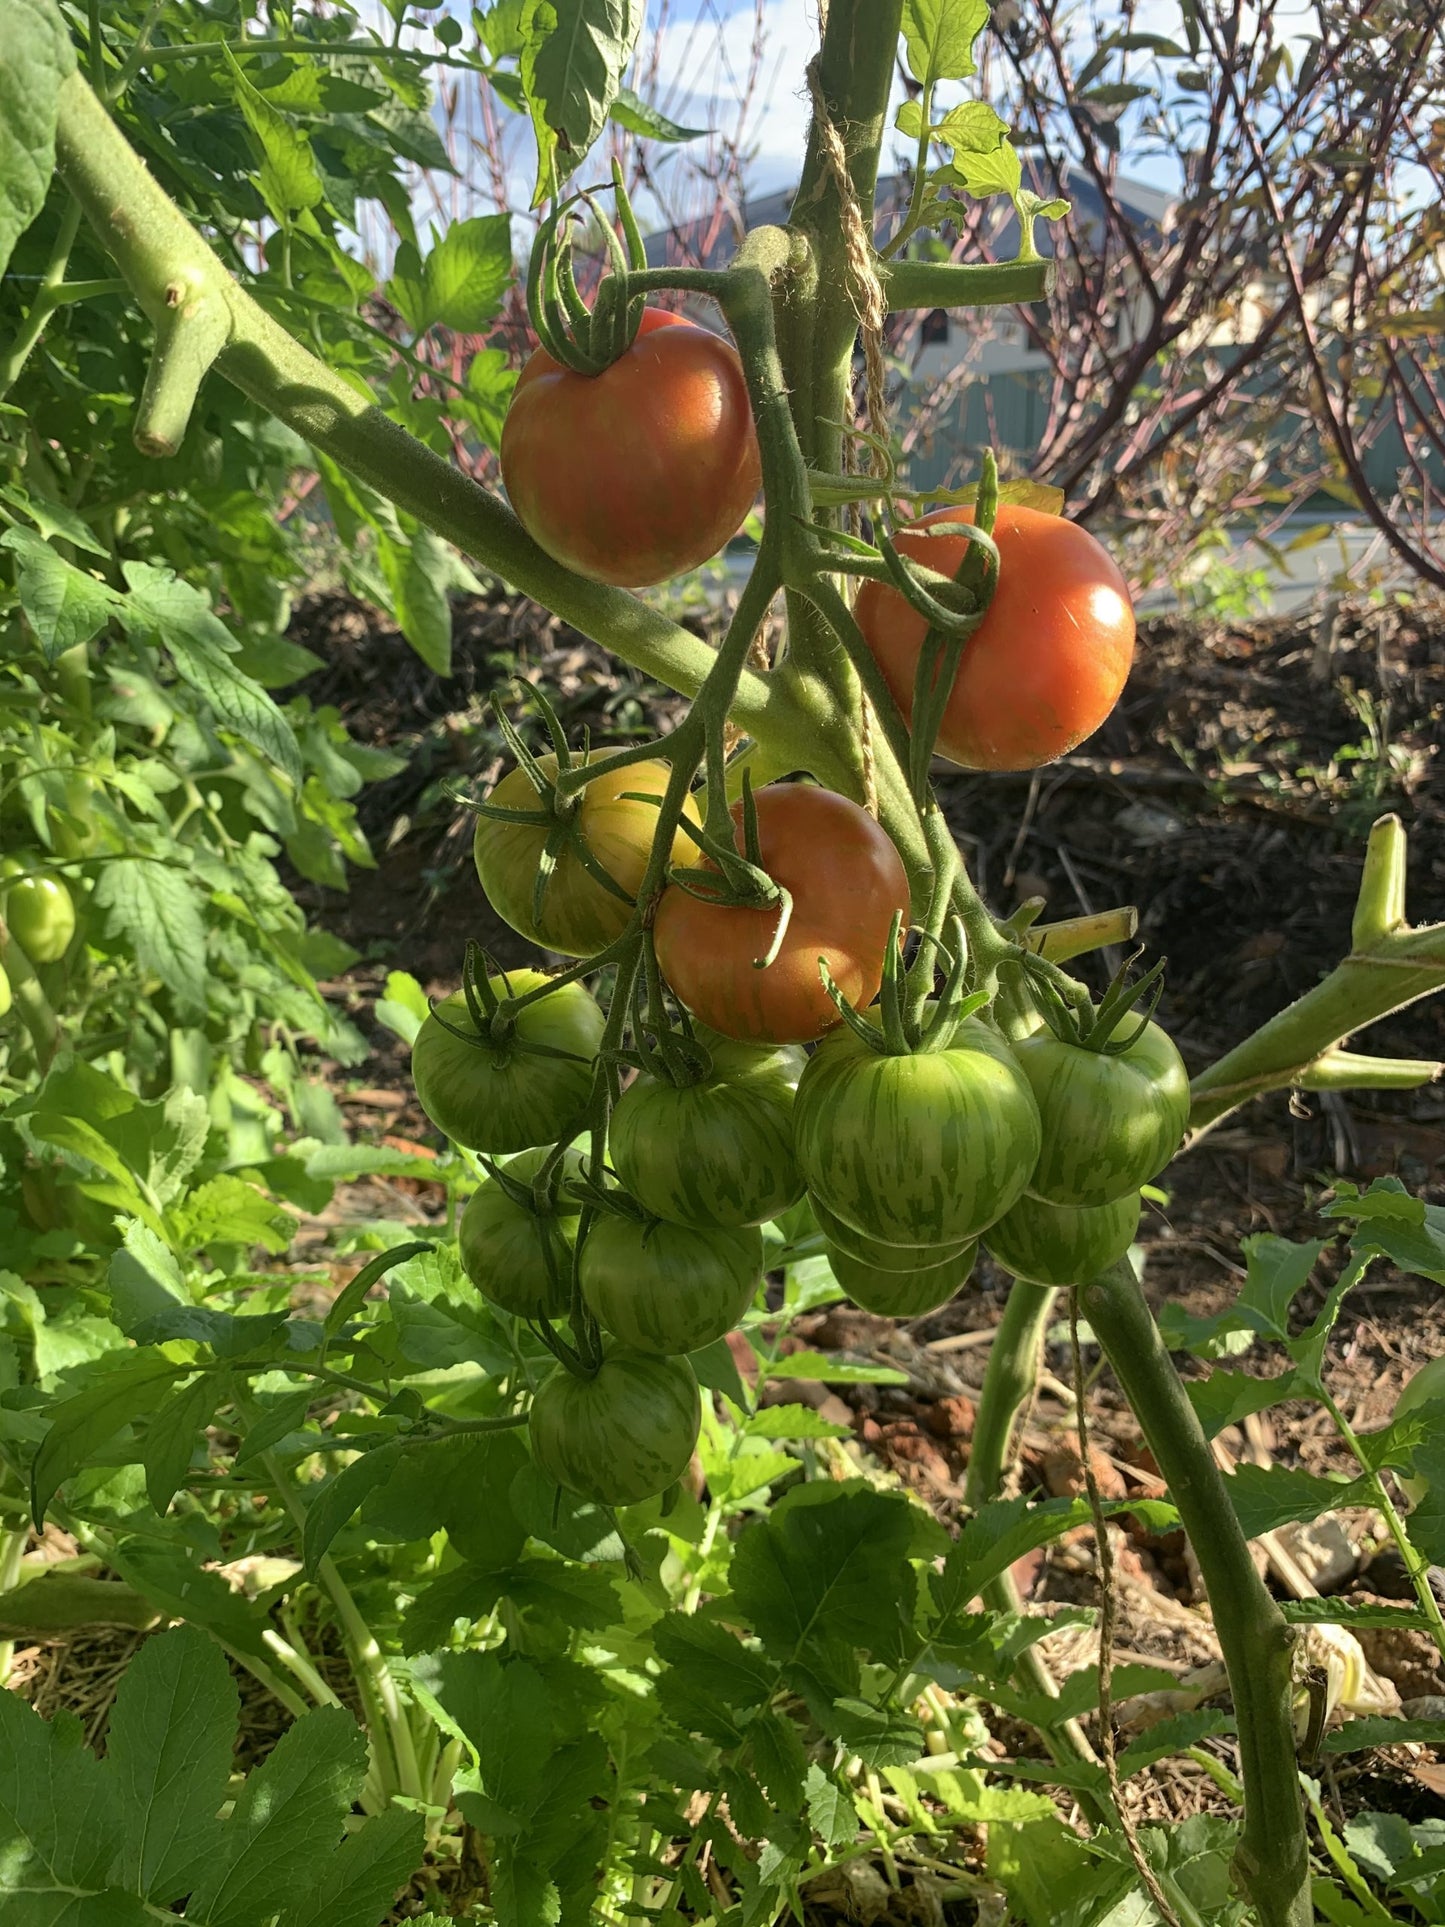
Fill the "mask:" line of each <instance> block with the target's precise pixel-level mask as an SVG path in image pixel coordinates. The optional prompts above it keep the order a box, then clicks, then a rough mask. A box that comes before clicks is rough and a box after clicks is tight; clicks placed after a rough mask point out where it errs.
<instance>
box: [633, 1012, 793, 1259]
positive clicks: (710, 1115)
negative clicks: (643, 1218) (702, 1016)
mask: <svg viewBox="0 0 1445 1927" xmlns="http://www.w3.org/2000/svg"><path fill="white" fill-rule="evenodd" d="M703 1041H704V1042H705V1043H706V1046H707V1049H708V1051H709V1052H710V1054H711V1056H712V1070H711V1072H710V1074H709V1075H708V1076H707V1077H704V1078H701V1079H700V1080H699V1081H698V1082H697V1083H695V1084H683V1085H676V1086H675V1085H672V1084H669V1083H668V1082H666V1080H665V1079H663V1078H661V1077H651V1076H648V1075H647V1074H645V1073H644V1074H643V1075H642V1076H640V1077H638V1078H636V1079H635V1080H634V1081H633V1082H632V1083H631V1084H629V1085H628V1087H627V1089H626V1090H625V1091H624V1092H623V1093H622V1096H621V1098H620V1099H619V1100H618V1102H617V1104H616V1105H615V1106H614V1107H613V1111H612V1122H611V1124H610V1125H609V1126H608V1134H607V1142H608V1148H609V1152H610V1155H611V1159H612V1168H613V1169H614V1170H615V1171H616V1173H617V1175H618V1177H619V1178H620V1179H621V1180H622V1182H623V1184H624V1185H625V1186H626V1187H627V1189H628V1190H629V1191H630V1192H631V1193H632V1195H633V1197H634V1198H636V1199H637V1201H638V1203H639V1204H641V1205H644V1206H645V1207H646V1208H647V1210H649V1211H651V1212H653V1213H655V1215H656V1216H657V1217H659V1218H670V1219H671V1220H672V1222H673V1223H674V1224H686V1225H694V1226H709V1225H726V1226H732V1227H737V1226H741V1225H753V1224H765V1223H767V1221H768V1220H769V1219H770V1218H776V1217H777V1216H778V1214H779V1212H781V1211H786V1210H787V1209H788V1207H789V1206H790V1205H794V1204H796V1203H797V1201H798V1199H799V1198H800V1197H801V1196H802V1192H803V1179H802V1174H801V1172H800V1171H799V1170H798V1160H797V1158H796V1156H795V1155H794V1152H793V1094H794V1091H795V1089H796V1086H797V1082H798V1079H799V1077H801V1075H802V1073H803V1067H804V1065H805V1064H806V1063H807V1061H808V1060H807V1058H806V1057H805V1056H804V1054H803V1052H802V1051H801V1050H799V1049H797V1048H795V1047H790V1046H773V1047H764V1048H759V1047H757V1046H755V1045H752V1044H738V1043H734V1042H733V1041H732V1039H731V1038H726V1037H718V1036H715V1035H713V1034H708V1035H707V1036H706V1037H705V1038H704V1040H703Z"/></svg>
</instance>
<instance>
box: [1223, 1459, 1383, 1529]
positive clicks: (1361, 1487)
mask: <svg viewBox="0 0 1445 1927" xmlns="http://www.w3.org/2000/svg"><path fill="white" fill-rule="evenodd" d="M1225 1484H1226V1485H1227V1486H1228V1488H1229V1496H1230V1500H1231V1502H1232V1503H1233V1506H1234V1510H1235V1512H1236V1513H1237V1514H1238V1516H1239V1523H1240V1525H1241V1526H1242V1527H1243V1528H1244V1536H1245V1538H1246V1539H1257V1538H1258V1537H1259V1535H1260V1533H1262V1532H1273V1531H1274V1530H1275V1528H1276V1527H1277V1526H1282V1525H1286V1524H1288V1523H1289V1521H1290V1520H1292V1519H1299V1520H1308V1519H1318V1518H1319V1516H1320V1514H1321V1513H1322V1512H1337V1511H1339V1510H1340V1509H1341V1508H1342V1507H1344V1506H1351V1505H1369V1504H1370V1503H1371V1501H1372V1496H1373V1495H1372V1491H1371V1487H1370V1482H1369V1480H1368V1479H1350V1480H1340V1479H1322V1478H1319V1477H1317V1476H1316V1474H1315V1473H1313V1472H1302V1471H1300V1470H1299V1469H1298V1468H1297V1467H1294V1466H1288V1465H1240V1466H1237V1467H1236V1468H1235V1470H1234V1471H1233V1472H1232V1473H1231V1474H1230V1475H1229V1476H1228V1478H1226V1480H1225Z"/></svg>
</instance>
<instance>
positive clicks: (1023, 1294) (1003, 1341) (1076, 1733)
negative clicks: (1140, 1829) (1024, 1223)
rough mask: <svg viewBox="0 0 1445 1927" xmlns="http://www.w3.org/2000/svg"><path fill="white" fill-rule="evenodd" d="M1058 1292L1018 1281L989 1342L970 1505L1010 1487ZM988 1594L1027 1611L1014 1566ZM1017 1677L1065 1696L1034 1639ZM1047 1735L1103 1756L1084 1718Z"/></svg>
mask: <svg viewBox="0 0 1445 1927" xmlns="http://www.w3.org/2000/svg"><path fill="white" fill-rule="evenodd" d="M1058 1295H1059V1294H1058V1293H1057V1292H1056V1291H1050V1290H1048V1289H1047V1288H1046V1287H1044V1286H1042V1285H1026V1284H1023V1283H1021V1282H1019V1281H1015V1283H1014V1285H1013V1287H1012V1289H1011V1290H1010V1292H1009V1295H1008V1298H1007V1300H1006V1301H1005V1303H1004V1308H1003V1318H1002V1319H1001V1321H1000V1323H999V1328H998V1330H997V1331H996V1332H995V1333H994V1336H993V1343H992V1344H991V1345H990V1346H989V1351H988V1366H987V1369H986V1370H985V1372H984V1375H983V1390H982V1392H980V1394H979V1399H978V1410H977V1412H976V1414H975V1416H974V1425H973V1438H972V1440H971V1442H970V1445H969V1452H968V1471H967V1473H966V1474H965V1476H964V1485H963V1499H964V1504H965V1505H966V1506H967V1507H968V1508H969V1510H970V1511H971V1512H977V1511H979V1510H981V1509H982V1507H984V1506H986V1505H987V1504H988V1503H989V1501H990V1500H991V1499H996V1498H997V1497H998V1496H999V1493H1000V1492H1001V1491H1002V1489H1003V1482H1004V1475H1005V1473H1006V1472H1007V1470H1008V1468H1009V1466H1010V1465H1011V1464H1012V1463H1013V1435H1014V1427H1015V1425H1016V1424H1017V1423H1018V1418H1019V1414H1020V1412H1021V1411H1022V1410H1023V1408H1024V1406H1025V1405H1026V1404H1027V1402H1028V1401H1029V1399H1031V1398H1032V1397H1033V1391H1034V1385H1035V1383H1036V1382H1037V1379H1038V1375H1039V1359H1040V1355H1041V1354H1042V1351H1043V1344H1044V1334H1045V1332H1047V1330H1048V1328H1049V1318H1050V1316H1051V1314H1052V1312H1053V1309H1054V1301H1055V1299H1056V1298H1057V1297H1058ZM983 1600H984V1604H985V1605H986V1606H987V1607H988V1608H989V1610H990V1611H991V1612H996V1613H1021V1612H1022V1611H1023V1609H1024V1606H1023V1599H1022V1598H1021V1596H1020V1594H1019V1589H1018V1587H1017V1586H1016V1585H1015V1584H1014V1578H1013V1574H1012V1573H1011V1572H1006V1573H1005V1574H1004V1575H1003V1577H1002V1578H1000V1579H996V1580H994V1581H993V1583H992V1584H991V1585H990V1586H988V1587H987V1588H986V1589H985V1591H984V1595H983ZM1016 1677H1017V1678H1018V1680H1019V1683H1020V1684H1021V1685H1022V1686H1023V1687H1025V1688H1026V1689H1027V1690H1028V1691H1030V1692H1032V1693H1042V1694H1046V1695H1047V1696H1048V1697H1049V1698H1050V1699H1057V1698H1058V1696H1059V1689H1058V1685H1057V1684H1056V1682H1055V1680H1054V1677H1053V1674H1052V1673H1050V1671H1049V1669H1048V1667H1047V1666H1046V1665H1045V1664H1044V1660H1043V1657H1042V1655H1041V1654H1040V1653H1039V1652H1038V1651H1036V1649H1035V1648H1034V1647H1032V1646H1030V1647H1029V1648H1028V1649H1027V1650H1026V1651H1025V1652H1023V1653H1022V1654H1021V1655H1020V1656H1019V1661H1018V1666H1017V1669H1016ZM1040 1737H1041V1738H1042V1739H1043V1742H1044V1744H1045V1746H1047V1748H1048V1749H1049V1752H1050V1753H1051V1754H1052V1755H1053V1758H1054V1759H1055V1760H1056V1761H1057V1762H1058V1763H1059V1765H1061V1766H1064V1765H1070V1764H1076V1763H1077V1762H1079V1761H1085V1762H1087V1763H1088V1764H1089V1765H1097V1763H1098V1756H1097V1755H1096V1753H1095V1752H1094V1749H1093V1747H1092V1746H1091V1745H1090V1743H1089V1738H1088V1735H1087V1734H1086V1733H1085V1732H1084V1729H1083V1727H1082V1726H1080V1724H1079V1722H1078V1721H1077V1720H1065V1721H1063V1722H1062V1723H1061V1724H1060V1725H1059V1726H1056V1727H1052V1728H1049V1729H1048V1730H1046V1731H1042V1732H1041V1735H1040ZM1081 1801H1082V1796H1081ZM1087 1804H1089V1805H1090V1806H1091V1807H1092V1808H1093V1810H1094V1813H1095V1817H1096V1818H1105V1817H1107V1816H1106V1815H1105V1814H1104V1813H1103V1812H1102V1810H1101V1809H1100V1808H1099V1805H1098V1803H1097V1802H1092V1801H1091V1802H1087Z"/></svg>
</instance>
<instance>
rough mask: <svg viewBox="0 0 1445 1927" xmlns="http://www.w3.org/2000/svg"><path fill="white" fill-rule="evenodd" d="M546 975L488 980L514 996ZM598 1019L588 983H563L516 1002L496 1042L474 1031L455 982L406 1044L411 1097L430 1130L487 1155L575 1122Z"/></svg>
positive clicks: (547, 1137)
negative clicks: (531, 1001)
mask: <svg viewBox="0 0 1445 1927" xmlns="http://www.w3.org/2000/svg"><path fill="white" fill-rule="evenodd" d="M546 981H547V979H546V977H545V976H544V975H543V974H542V972H541V971H537V970H511V971H508V972H507V974H506V976H505V978H503V977H493V978H492V979H491V985H492V988H493V990H494V991H495V992H496V994H497V996H498V997H509V996H513V997H521V996H525V994H526V993H527V992H528V991H529V990H536V989H538V988H539V987H540V986H541V985H543V984H545V983H546ZM443 1019H445V1022H443V1021H442V1020H443ZM605 1022H606V1019H605V1018H604V1017H603V1015H602V1012H601V1011H600V1010H599V1009H598V1007H597V1003H596V1000H595V999H594V998H593V996H592V994H591V992H590V991H588V990H587V989H586V988H585V987H584V986H583V985H582V984H578V983H571V984H562V985H560V986H559V987H558V988H557V989H556V990H553V991H549V992H548V994H547V995H546V996H545V997H539V998H538V999H537V1001H536V1003H534V1004H526V1005H524V1006H523V1008H522V1009H521V1010H520V1011H519V1012H518V1013H517V1017H516V1021H515V1025H514V1027H513V1029H512V1031H511V1034H510V1035H509V1036H508V1037H506V1038H504V1040H503V1041H502V1042H501V1043H500V1044H497V1043H494V1042H493V1041H492V1040H491V1038H490V1037H483V1036H481V1035H480V1034H479V1033H478V1032H477V1030H476V1027H475V1025H474V1024H473V1023H472V1019H471V1013H470V1012H469V1010H468V1008H467V1003H466V999H465V997H463V995H462V994H461V992H460V991H458V992H455V993H454V994H453V995H452V996H450V997H447V998H445V999H444V1000H443V1001H442V1002H441V1003H440V1004H438V1006H437V1008H436V1010H435V1011H434V1012H433V1014H432V1015H431V1016H429V1017H428V1018H427V1020H426V1022H425V1023H424V1024H423V1025H422V1027H421V1029H420V1030H419V1031H418V1032H417V1034H416V1042H415V1043H414V1044H413V1045H412V1047H411V1075H412V1082H413V1083H414V1084H415V1086H416V1095H417V1101H418V1103H419V1104H420V1105H421V1107H422V1109H423V1110H424V1111H425V1112H426V1114H427V1116H428V1117H429V1118H430V1119H431V1121H432V1123H433V1124H435V1125H436V1127H437V1129H438V1130H439V1131H442V1132H444V1133H445V1134H446V1136H447V1137H449V1138H451V1139H452V1141H453V1142H454V1143H456V1144H465V1145H466V1146H467V1148H468V1149H469V1150H472V1151H486V1152H488V1153H490V1154H492V1155H494V1156H495V1155H497V1154H499V1153H501V1152H506V1151H525V1150H529V1149H530V1148H531V1147H532V1146H533V1145H537V1144H553V1143H555V1142H556V1141H557V1139H558V1138H560V1137H561V1136H562V1135H563V1134H564V1132H566V1131H568V1129H569V1127H573V1126H576V1125H578V1124H580V1122H581V1119H582V1113H583V1111H584V1110H585V1108H586V1104H587V1099H588V1096H589V1094H590V1093H591V1090H592V1065H593V1060H594V1058H595V1056H596V1053H597V1047H598V1045H599V1044H600V1043H601V1042H602V1029H603V1025H604V1023H605ZM448 1026H451V1028H448ZM459 1031H460V1032H461V1033H462V1034H461V1035H460V1036H458V1034H457V1033H458V1032H459ZM473 1040H475V1041H473ZM529 1046H535V1047H536V1048H535V1049H530V1048H528V1047H529Z"/></svg>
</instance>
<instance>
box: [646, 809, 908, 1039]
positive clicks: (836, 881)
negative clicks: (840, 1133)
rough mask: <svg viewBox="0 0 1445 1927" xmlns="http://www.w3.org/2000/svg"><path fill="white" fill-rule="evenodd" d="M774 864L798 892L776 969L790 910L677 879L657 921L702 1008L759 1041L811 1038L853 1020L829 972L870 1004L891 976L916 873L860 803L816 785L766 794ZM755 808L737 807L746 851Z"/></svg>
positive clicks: (686, 996) (765, 829)
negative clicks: (692, 890) (899, 919)
mask: <svg viewBox="0 0 1445 1927" xmlns="http://www.w3.org/2000/svg"><path fill="white" fill-rule="evenodd" d="M753 800H754V802H755V803H756V804H757V812H758V846H759V849H760V851H761V854H762V862H763V868H764V869H765V870H766V871H767V873H768V875H769V876H770V877H772V879H773V881H774V882H775V883H778V884H781V885H782V887H783V888H784V889H786V890H788V891H790V892H791V893H792V898H793V914H792V918H791V920H790V922H789V924H788V928H787V933H786V935H785V936H784V938H783V943H782V948H781V949H780V950H779V952H778V955H777V956H776V957H775V958H774V959H773V961H772V963H771V964H769V965H768V967H767V969H766V970H759V969H758V968H757V967H756V963H755V959H757V958H758V957H764V956H766V955H767V953H768V951H769V950H770V949H771V947H772V943H773V938H774V935H775V934H776V931H777V927H778V917H779V915H780V909H779V906H777V905H771V906H769V907H768V908H767V909H758V910H754V909H747V908H739V907H738V906H736V905H733V904H727V903H708V902H704V901H703V900H702V899H701V898H698V897H695V896H691V895H689V893H688V892H687V891H686V890H684V889H683V888H682V887H681V886H680V885H679V884H676V883H673V884H669V886H668V888H667V889H666V890H664V891H663V893H662V896H661V898H660V899H659V901H658V906H657V917H656V920H655V922H654V924H653V928H652V935H653V941H654V943H655V944H656V946H657V961H658V963H659V965H660V966H661V969H662V974H663V976H664V977H666V979H667V981H668V983H669V984H671V986H672V988H673V990H674V991H675V992H676V993H677V995H678V997H679V998H680V999H681V1000H682V1002H683V1003H684V1004H686V1006H687V1008H688V1009H689V1010H690V1011H691V1012H692V1014H693V1015H694V1017H697V1018H699V1019H700V1020H701V1021H702V1022H703V1023H704V1024H707V1025H709V1026H710V1027H711V1028H712V1029H713V1030H716V1031H721V1032H722V1034H723V1035H724V1036H725V1037H737V1038H741V1039H742V1040H743V1041H744V1042H747V1043H761V1044H805V1043H808V1042H810V1041H811V1040H812V1039H813V1038H815V1037H821V1036H822V1035H823V1033H824V1031H827V1030H832V1029H833V1027H834V1025H835V1024H837V1023H839V1022H840V1021H841V1020H840V1018H839V1016H838V1012H837V1010H836V1009H835V1007H834V1005H833V1002H832V999H831V998H830V997H829V995H828V993H827V991H826V990H824V988H823V984H822V979H821V978H820V976H819V974H818V958H819V957H820V956H823V957H826V958H827V960H828V968H829V969H830V970H831V971H832V973H833V980H834V982H835V983H836V984H837V985H838V987H839V989H840V990H841V991H842V992H843V993H844V995H845V996H846V997H848V998H849V999H850V1000H851V1002H852V1003H854V1004H855V1005H857V1006H858V1007H859V1008H860V1009H861V1008H864V1007H866V1006H867V1005H868V1004H871V1003H872V1001H873V999H874V998H875V997H876V996H877V995H878V986H879V984H880V983H881V982H882V981H883V953H884V951H885V949H886V948H887V944H888V931H889V928H890V926H891V924H892V922H893V917H894V914H895V912H897V911H902V913H903V915H904V917H905V918H906V917H907V915H908V877H907V874H906V873H905V871H904V868H903V859H902V857H900V856H899V854H898V852H897V850H896V849H894V847H893V844H892V843H891V841H890V840H889V838H888V835H887V832H886V831H884V830H882V829H880V828H879V826H878V824H876V823H875V822H874V820H873V818H872V817H871V816H870V815H869V814H868V812H867V811H866V810H865V809H861V808H860V807H859V805H858V804H857V803H852V802H850V801H849V800H848V798H847V797H846V796H838V795H836V794H835V793H834V792H833V791H832V790H822V789H815V788H813V787H812V786H811V785H810V784H803V783H774V784H770V785H769V786H768V787H767V788H766V789H761V790H759V791H758V792H757V795H756V796H755V797H754V799H753ZM742 817H743V807H742V804H741V803H737V804H735V805H734V806H733V822H734V824H735V825H736V831H735V834H736V837H737V845H738V848H739V850H741V849H742V848H743V827H742Z"/></svg>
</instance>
